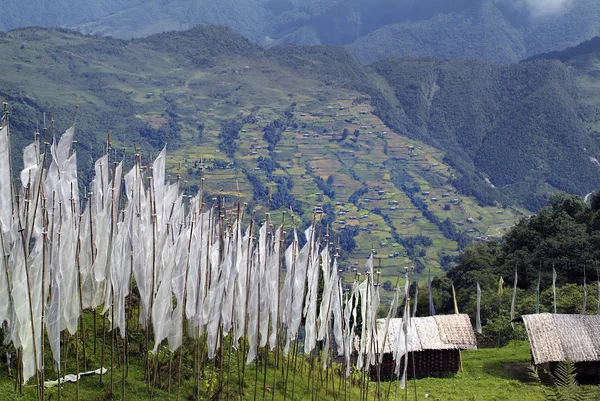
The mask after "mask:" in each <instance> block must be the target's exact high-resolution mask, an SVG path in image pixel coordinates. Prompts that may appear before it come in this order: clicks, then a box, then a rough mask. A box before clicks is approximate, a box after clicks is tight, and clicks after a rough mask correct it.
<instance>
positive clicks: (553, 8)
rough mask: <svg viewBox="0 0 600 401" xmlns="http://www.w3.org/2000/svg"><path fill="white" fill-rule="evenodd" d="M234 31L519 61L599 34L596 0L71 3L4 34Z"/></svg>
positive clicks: (272, 40) (368, 49) (26, 9)
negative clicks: (56, 29) (37, 29)
mask: <svg viewBox="0 0 600 401" xmlns="http://www.w3.org/2000/svg"><path fill="white" fill-rule="evenodd" d="M198 24H220V25H226V26H228V27H230V28H231V29H233V30H234V31H235V32H236V33H239V34H241V35H243V36H245V37H246V38H248V39H250V40H251V41H253V42H254V43H256V44H259V45H261V46H263V47H272V46H275V45H280V44H288V43H289V44H301V45H317V44H329V45H339V46H346V47H347V49H348V50H349V51H350V52H351V53H352V55H353V56H354V57H355V58H356V59H357V60H358V61H359V62H360V63H362V64H368V63H370V62H373V61H376V60H379V59H381V58H385V57H389V56H429V55H432V56H437V57H440V58H483V59H487V60H491V61H495V62H515V61H518V60H521V59H524V58H526V57H530V56H532V55H535V54H538V53H543V52H549V51H555V50H561V49H564V48H565V47H568V46H574V45H576V44H578V43H580V42H582V41H584V40H588V39H590V38H592V37H593V36H596V35H600V4H598V2H597V1H596V0H577V1H575V0H453V1H446V0H418V1H417V0H204V1H202V2H189V1H184V0H149V1H142V0H125V1H116V0H103V1H100V2H90V1H75V0H64V1H62V2H60V3H57V4H52V6H49V5H43V4H42V5H40V4H38V2H35V1H33V0H24V1H23V2H19V4H18V5H17V4H16V3H14V2H13V3H9V4H7V5H6V6H5V7H4V9H3V18H2V20H1V21H0V30H9V29H13V28H17V27H23V26H33V25H39V26H61V27H69V28H73V29H76V30H78V31H80V32H84V33H91V34H98V35H106V36H114V37H117V38H126V39H127V38H132V37H144V36H147V35H150V34H153V33H159V32H165V31H171V30H185V29H189V28H191V27H193V26H196V25H198Z"/></svg>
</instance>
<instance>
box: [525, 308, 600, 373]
mask: <svg viewBox="0 0 600 401" xmlns="http://www.w3.org/2000/svg"><path fill="white" fill-rule="evenodd" d="M520 319H522V320H523V323H524V324H525V330H527V336H528V337H529V344H530V348H531V359H532V362H533V364H534V365H536V366H541V367H544V368H546V369H547V370H549V371H551V372H552V371H553V370H554V369H555V368H556V366H557V365H558V363H559V362H561V361H563V360H565V359H566V358H569V359H570V360H571V361H573V362H575V369H576V370H577V375H578V377H579V378H580V379H584V380H586V381H587V380H594V381H596V382H598V381H600V316H598V315H562V314H552V313H538V314H534V315H523V316H521V318H520Z"/></svg>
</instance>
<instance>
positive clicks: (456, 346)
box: [370, 314, 477, 379]
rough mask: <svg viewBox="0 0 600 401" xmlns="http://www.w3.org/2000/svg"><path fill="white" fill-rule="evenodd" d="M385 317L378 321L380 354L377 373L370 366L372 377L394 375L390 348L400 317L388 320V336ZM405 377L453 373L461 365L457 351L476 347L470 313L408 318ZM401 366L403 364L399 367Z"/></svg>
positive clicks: (394, 340)
mask: <svg viewBox="0 0 600 401" xmlns="http://www.w3.org/2000/svg"><path fill="white" fill-rule="evenodd" d="M385 325H386V319H378V320H377V342H376V343H377V344H376V346H375V348H376V349H377V354H378V356H379V355H380V354H381V353H383V357H382V360H381V364H380V367H379V372H377V366H372V367H371V370H370V374H371V377H372V378H373V379H376V378H377V376H378V375H379V377H380V378H381V379H390V378H392V377H393V375H394V370H395V367H396V361H394V358H393V350H394V347H395V344H396V342H397V338H398V334H399V332H400V331H401V330H402V319H390V323H389V328H388V331H387V336H386V335H385ZM407 337H408V341H407V349H408V357H407V358H403V359H402V360H401V361H400V363H401V364H404V360H406V359H407V360H408V366H407V376H408V377H409V378H413V377H416V378H421V377H429V376H440V375H444V374H448V373H456V372H458V370H459V369H460V366H461V362H460V361H461V358H460V351H461V350H463V349H477V339H476V337H475V332H474V331H473V327H472V326H471V321H470V320H469V316H468V315H465V314H458V315H443V316H428V317H415V318H411V319H410V326H409V329H408V336H407ZM401 369H403V365H402V366H401Z"/></svg>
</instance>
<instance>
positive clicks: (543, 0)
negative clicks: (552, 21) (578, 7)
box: [523, 0, 573, 17]
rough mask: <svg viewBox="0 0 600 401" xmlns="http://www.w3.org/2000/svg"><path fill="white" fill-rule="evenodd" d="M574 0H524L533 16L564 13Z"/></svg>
mask: <svg viewBox="0 0 600 401" xmlns="http://www.w3.org/2000/svg"><path fill="white" fill-rule="evenodd" d="M572 1H573V0H523V2H524V3H525V6H526V7H527V9H528V10H529V13H531V15H532V16H533V17H544V16H549V15H556V14H562V13H563V12H565V11H566V9H567V8H568V7H569V5H571V3H572Z"/></svg>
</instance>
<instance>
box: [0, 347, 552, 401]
mask: <svg viewBox="0 0 600 401" xmlns="http://www.w3.org/2000/svg"><path fill="white" fill-rule="evenodd" d="M90 338H91V337H90ZM100 344H101V343H100V342H99V343H98V345H100ZM107 345H108V344H107ZM71 351H74V347H73V349H72V350H71ZM108 351H109V347H107V352H108ZM116 355H117V354H116V352H115V359H114V360H115V369H114V370H113V372H112V375H113V392H112V393H111V391H110V388H111V385H110V377H111V374H110V373H107V374H106V375H105V376H104V378H103V383H102V384H100V378H99V376H97V375H96V376H87V377H84V378H83V379H82V380H81V382H80V389H79V392H80V399H91V400H103V399H111V394H114V399H117V400H121V399H122V396H121V394H122V393H121V392H122V373H123V371H122V364H120V363H116V361H117V358H116ZM70 357H71V362H70V364H69V372H71V371H75V366H74V360H73V359H74V358H73V355H70ZM99 357H100V352H99V350H97V357H96V358H94V357H91V358H90V359H91V360H93V361H94V362H93V363H92V365H93V366H94V367H96V366H99V361H98V359H99ZM107 357H108V358H109V357H110V354H109V353H107ZM190 358H191V356H190ZM462 358H463V371H462V372H459V373H458V374H456V375H449V376H447V377H442V378H426V379H419V380H416V381H412V380H411V381H409V382H408V394H409V399H411V397H413V398H414V393H415V391H416V392H417V397H418V399H425V398H427V399H432V400H444V401H462V400H469V401H489V400H497V401H509V400H515V399H520V400H523V401H541V400H543V399H544V387H543V386H539V385H537V384H535V383H531V382H529V380H528V377H527V373H526V372H527V366H529V363H530V354H529V344H528V343H527V342H516V343H511V344H509V345H508V346H506V347H504V348H499V349H480V350H476V351H464V352H463V353H462ZM168 361H169V357H168V355H167V354H166V353H165V354H164V355H161V362H160V363H161V366H160V375H161V377H160V379H157V381H156V382H155V383H154V387H153V399H160V400H175V399H177V395H176V393H177V374H176V371H177V369H176V366H177V355H175V357H174V358H173V361H172V365H171V374H170V375H169V367H168V366H169V365H168V363H169V362H168ZM185 362H187V363H188V365H187V366H186V365H183V366H184V367H185V370H184V378H183V380H182V386H181V399H191V398H190V397H192V394H193V392H194V379H193V377H194V375H193V372H192V371H191V367H190V366H192V365H193V363H192V360H191V359H190V360H188V359H187V357H186V360H185ZM223 362H224V365H223V366H224V369H225V371H224V376H223V383H224V388H223V389H222V390H221V391H220V392H219V393H218V395H219V397H220V399H226V398H227V396H229V397H230V398H232V399H236V398H237V399H239V398H238V397H239V387H238V381H237V379H238V372H237V362H236V355H235V353H233V354H232V356H231V359H229V358H228V356H227V353H225V356H224V361H223ZM316 362H318V361H316ZM316 362H315V363H316ZM129 363H130V365H129V373H128V376H127V378H126V381H125V399H127V400H145V399H148V398H149V396H148V392H147V384H146V382H145V381H144V366H143V358H142V357H140V356H136V352H134V351H130V362H129ZM228 364H231V365H232V370H231V372H230V381H229V383H230V384H229V386H227V385H226V383H227V381H226V377H227V372H228V369H227V366H228ZM309 369H310V365H309V363H308V362H307V361H305V360H304V357H303V356H299V357H298V361H297V362H296V374H295V375H294V374H293V368H292V369H290V370H291V372H290V374H289V377H288V381H289V383H288V394H287V396H286V398H287V399H290V400H292V399H293V400H310V399H312V398H311V397H312V393H311V390H312V389H313V387H312V386H313V385H320V387H319V389H318V390H314V391H318V393H316V394H318V399H319V400H335V399H352V398H353V397H359V396H360V388H359V387H358V385H352V384H351V381H350V380H349V381H348V384H347V385H346V387H344V382H343V381H342V382H341V383H340V382H339V377H338V376H337V374H336V375H335V382H334V386H335V390H333V391H332V388H331V386H332V383H331V377H329V378H328V380H327V381H328V383H327V389H328V391H326V388H325V375H324V373H323V374H321V377H320V380H315V377H313V378H312V379H311V378H309V376H310V373H309ZM319 370H320V369H317V370H316V371H315V373H314V375H318V374H319V372H318V371H319ZM256 373H258V382H257V398H259V399H261V398H262V392H263V377H264V376H263V371H262V369H259V371H258V372H256V366H255V364H254V363H253V364H250V365H248V366H247V367H246V370H245V376H244V377H245V385H244V386H243V393H244V397H243V398H242V399H245V400H252V399H254V383H255V378H256V376H255V374H256ZM55 377H56V374H50V377H49V378H52V379H54V378H55ZM278 379H279V380H278V381H277V383H278V385H277V387H276V388H275V389H273V386H272V383H273V368H272V366H271V364H269V366H268V369H267V381H266V383H267V385H266V387H265V393H266V397H267V399H271V398H270V397H272V396H273V397H274V399H275V400H283V399H284V397H283V380H282V377H281V374H280V375H279V378H278ZM353 379H355V380H356V382H357V383H358V381H359V375H355V376H353ZM217 381H218V370H213V366H212V363H211V362H207V365H206V367H205V370H204V373H203V375H202V376H201V379H200V384H201V396H203V397H206V396H207V395H208V394H213V393H215V386H216V384H217ZM309 382H311V383H314V384H313V385H311V386H309V385H308V383H309ZM211 383H212V384H211ZM292 383H294V384H292ZM169 384H170V388H169ZM415 386H416V390H415ZM292 387H294V397H293V398H292ZM376 388H377V386H376V383H375V382H371V383H370V385H369V393H370V395H369V398H371V397H375V391H376ZM381 390H382V394H383V397H384V399H388V398H387V397H388V394H389V399H390V400H402V399H404V390H402V389H400V388H398V386H397V383H396V382H391V383H390V382H382V384H381ZM334 392H335V395H334V394H333V393H334ZM273 393H274V394H273ZM46 395H47V396H48V397H50V399H57V389H56V388H52V389H47V390H46ZM61 397H62V398H61V399H63V400H66V401H68V400H75V399H76V389H75V384H74V383H67V384H66V385H64V386H63V388H62V394H61ZM346 397H347V398H346ZM14 398H15V391H14V381H13V380H11V379H9V378H8V377H7V372H6V370H5V369H3V370H1V371H0V400H12V399H14ZM22 399H24V400H34V399H36V396H35V389H34V388H32V387H25V388H24V397H23V398H22Z"/></svg>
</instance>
